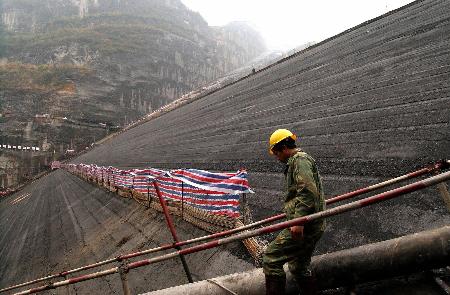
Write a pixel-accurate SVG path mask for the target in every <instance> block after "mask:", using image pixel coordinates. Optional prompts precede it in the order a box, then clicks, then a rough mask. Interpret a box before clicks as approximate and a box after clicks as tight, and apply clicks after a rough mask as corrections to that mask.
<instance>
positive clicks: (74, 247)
mask: <svg viewBox="0 0 450 295" xmlns="http://www.w3.org/2000/svg"><path fill="white" fill-rule="evenodd" d="M22 197H24V198H22ZM15 200H16V202H14V201H15ZM17 200H19V201H17ZM175 221H176V227H177V231H178V235H179V237H180V239H182V240H186V239H191V238H193V237H198V236H203V235H205V234H206V233H205V232H204V231H202V230H199V229H197V228H195V227H193V226H191V225H189V224H186V223H185V222H179V221H178V220H177V219H176V218H175ZM0 226H1V227H0V229H1V235H0V245H1V247H0V289H1V288H4V287H7V286H10V285H13V284H18V283H22V282H25V281H29V280H33V279H37V278H39V277H42V276H45V275H48V274H54V273H59V272H61V271H63V270H68V269H72V268H76V267H80V266H83V265H87V264H91V263H94V262H97V261H103V260H106V259H108V258H112V257H116V256H118V255H120V254H123V253H132V252H135V251H137V250H144V249H149V248H154V247H158V246H160V245H162V244H167V243H171V242H172V237H171V235H170V232H169V230H168V229H167V226H166V221H165V219H164V216H163V215H161V214H159V213H155V212H154V211H152V210H146V209H145V208H144V207H142V206H140V205H138V204H137V203H136V202H135V201H133V200H131V199H123V198H121V197H119V196H117V195H116V194H112V193H108V192H106V191H104V190H102V189H101V188H98V187H96V186H93V185H91V184H88V183H86V182H84V181H83V180H81V179H79V178H77V177H75V176H73V175H71V174H69V173H68V172H66V171H63V170H58V171H56V172H53V173H51V174H50V175H48V176H46V177H44V178H42V179H40V180H38V181H36V182H35V183H33V184H31V185H30V186H28V187H27V188H26V189H24V190H23V191H21V192H20V193H17V194H15V195H13V196H10V197H8V198H5V199H2V200H1V201H0ZM230 249H231V248H230V247H228V248H223V247H222V248H218V249H211V250H208V251H206V252H205V253H198V254H192V255H189V256H187V257H186V261H187V263H188V265H189V266H190V270H191V272H192V274H193V278H194V280H195V281H198V280H201V279H206V278H209V277H211V276H218V275H224V274H231V273H234V272H236V271H243V270H250V269H252V268H253V265H252V264H250V263H248V262H245V261H244V260H242V259H239V258H237V257H236V256H233V255H231V254H230V251H231V250H230ZM168 252H171V251H164V252H159V253H154V254H152V255H147V256H142V257H141V258H145V257H147V258H148V257H154V256H157V255H161V254H162V253H168ZM137 260H139V258H134V259H132V260H131V261H137ZM113 266H116V264H109V265H105V266H102V267H100V268H97V269H93V270H89V271H86V272H84V273H90V272H94V271H99V270H102V269H108V268H110V267H113ZM81 274H83V272H82V273H78V274H73V275H70V276H69V277H76V276H79V275H81ZM58 280H60V279H55V281H58ZM129 282H130V287H131V291H132V294H136V293H139V292H144V291H149V290H158V289H161V288H164V287H168V286H176V285H180V284H185V283H187V279H186V276H185V274H184V271H183V267H182V265H181V261H180V260H179V259H172V260H168V261H166V262H163V263H158V264H157V265H153V266H148V267H144V268H140V269H136V270H132V271H130V274H129ZM40 284H43V283H40ZM28 288H30V287H26V288H24V289H28ZM70 291H71V294H122V287H121V283H120V278H119V274H113V275H111V276H108V277H104V278H100V279H96V280H91V281H86V282H82V283H78V284H75V285H72V286H71V287H70ZM44 293H46V292H44ZM7 294H11V293H7ZM47 294H67V291H66V288H65V287H62V288H59V289H56V290H52V291H49V292H47Z"/></svg>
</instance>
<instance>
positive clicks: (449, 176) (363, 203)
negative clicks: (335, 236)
mask: <svg viewBox="0 0 450 295" xmlns="http://www.w3.org/2000/svg"><path fill="white" fill-rule="evenodd" d="M447 180H450V171H448V172H445V173H441V174H438V175H435V176H432V177H429V178H426V179H424V180H421V181H417V182H414V183H411V184H409V185H406V186H402V187H399V188H396V189H393V190H390V191H387V192H384V193H380V194H377V195H374V196H371V197H367V198H364V199H361V200H358V201H354V202H351V203H348V204H345V205H341V206H338V207H335V208H332V209H327V210H324V211H321V212H318V213H314V214H311V215H308V216H303V217H298V218H295V219H292V220H288V221H284V222H280V223H277V224H274V225H270V226H266V227H262V228H259V229H254V230H252V231H246V232H242V233H239V234H237V235H234V236H230V237H226V238H223V239H218V240H214V241H210V242H207V243H204V244H200V245H197V246H193V247H190V248H185V249H182V250H178V251H175V252H171V253H168V254H165V255H161V256H158V257H154V258H150V259H144V260H140V261H137V262H132V263H129V264H127V265H125V269H126V271H129V270H131V269H135V268H139V267H142V266H146V265H149V264H154V263H157V262H161V261H165V260H168V259H172V258H174V257H178V256H180V255H187V254H192V253H196V252H199V251H203V250H207V249H211V248H215V247H218V246H221V245H225V244H228V243H231V242H235V241H239V240H245V239H248V238H251V237H255V236H259V235H263V234H268V233H272V232H275V231H279V230H282V229H285V228H289V227H291V226H296V225H304V224H305V223H307V222H311V221H313V220H317V219H322V218H325V217H331V216H334V215H339V214H342V213H345V212H348V211H353V210H356V209H360V208H363V207H367V206H370V205H373V204H376V203H380V202H383V201H386V200H390V199H393V198H396V197H399V196H401V195H404V194H407V193H411V192H414V191H418V190H421V189H424V188H427V187H429V186H432V185H435V184H438V183H440V182H444V181H447ZM117 272H119V267H113V268H110V269H106V270H103V271H100V272H95V273H91V274H87V275H83V276H80V277H76V278H71V279H68V280H64V281H59V282H56V283H50V284H47V285H44V286H40V287H36V288H33V289H29V290H25V291H22V292H19V293H16V294H15V295H22V294H33V293H37V292H40V291H44V290H49V289H54V288H57V287H60V286H64V285H69V284H74V283H78V282H82V281H87V280H91V279H94V278H98V277H103V276H106V275H109V274H113V273H117Z"/></svg>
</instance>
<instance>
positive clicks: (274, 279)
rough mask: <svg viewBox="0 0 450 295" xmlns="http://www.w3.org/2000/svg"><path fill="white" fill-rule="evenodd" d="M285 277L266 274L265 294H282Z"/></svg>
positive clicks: (284, 287) (284, 286)
mask: <svg viewBox="0 0 450 295" xmlns="http://www.w3.org/2000/svg"><path fill="white" fill-rule="evenodd" d="M285 289H286V278H285V277H279V276H268V275H266V295H284V293H285Z"/></svg>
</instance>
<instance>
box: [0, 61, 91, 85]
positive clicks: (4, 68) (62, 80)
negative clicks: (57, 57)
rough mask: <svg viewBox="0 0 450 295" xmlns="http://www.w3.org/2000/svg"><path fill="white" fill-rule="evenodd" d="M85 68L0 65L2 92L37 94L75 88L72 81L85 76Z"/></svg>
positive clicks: (86, 71) (16, 64)
mask: <svg viewBox="0 0 450 295" xmlns="http://www.w3.org/2000/svg"><path fill="white" fill-rule="evenodd" d="M88 72H89V71H88V70H87V69H86V68H85V67H80V66H74V65H38V66H37V65H32V64H21V63H7V64H3V65H0V89H1V90H16V91H20V90H29V91H37V92H47V91H58V90H67V89H68V88H73V86H69V85H72V83H71V82H70V80H71V79H72V78H73V77H74V76H80V75H85V74H87V73H88Z"/></svg>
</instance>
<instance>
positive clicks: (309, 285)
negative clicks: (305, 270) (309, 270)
mask: <svg viewBox="0 0 450 295" xmlns="http://www.w3.org/2000/svg"><path fill="white" fill-rule="evenodd" d="M295 281H296V282H297V285H298V288H299V289H300V295H317V294H318V288H317V282H316V277H315V276H313V275H311V276H306V277H301V278H296V279H295Z"/></svg>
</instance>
